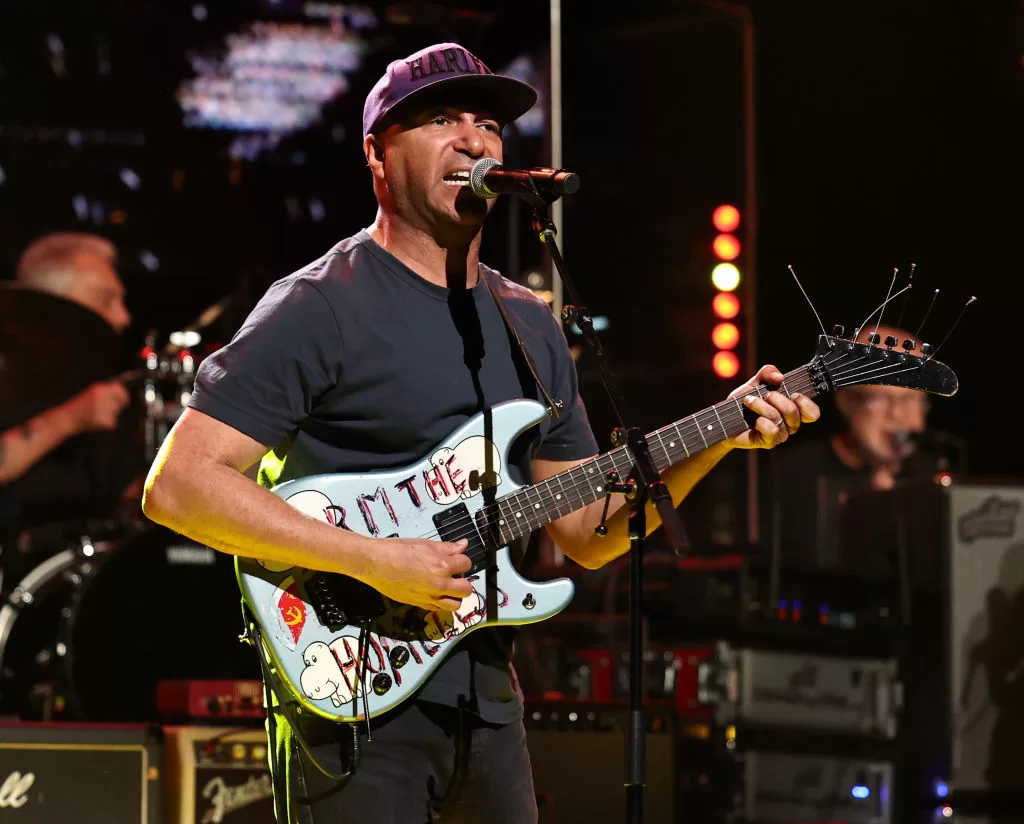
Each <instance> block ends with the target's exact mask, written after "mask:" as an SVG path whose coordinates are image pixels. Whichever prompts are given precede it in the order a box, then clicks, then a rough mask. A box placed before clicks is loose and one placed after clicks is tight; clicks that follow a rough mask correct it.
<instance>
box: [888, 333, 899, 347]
mask: <svg viewBox="0 0 1024 824" xmlns="http://www.w3.org/2000/svg"><path fill="white" fill-rule="evenodd" d="M897 343H899V340H897V339H896V338H895V337H894V336H893V335H888V336H887V337H886V339H885V345H886V347H888V348H889V349H892V348H893V347H894V346H895V345H896V344H897Z"/></svg>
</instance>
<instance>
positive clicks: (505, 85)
mask: <svg viewBox="0 0 1024 824" xmlns="http://www.w3.org/2000/svg"><path fill="white" fill-rule="evenodd" d="M442 88H443V89H444V90H445V91H449V90H451V91H453V92H459V91H462V90H465V91H467V92H470V93H472V94H474V95H477V96H479V97H480V99H481V100H483V101H485V102H486V103H487V105H488V106H489V107H490V108H491V110H492V113H493V114H494V116H495V117H497V118H498V119H499V120H501V121H502V122H503V123H508V122H511V121H513V120H515V119H516V118H517V117H519V116H520V115H523V114H525V113H526V112H528V111H529V110H530V109H531V108H532V107H533V104H534V103H536V102H537V91H536V89H534V88H533V86H530V85H529V84H527V83H523V82H522V81H521V80H516V79H515V78H514V77H506V76H505V75H501V74H495V73H494V72H492V71H491V70H490V69H489V68H487V66H485V65H484V64H483V63H482V62H481V61H480V60H477V59H476V58H475V57H474V56H473V55H472V54H470V53H469V52H468V51H467V50H466V49H464V48H463V47H462V46H460V45H458V44H457V43H438V44H437V45H434V46H428V47H427V48H425V49H421V50H420V51H418V52H416V53H415V54H410V55H409V56H408V57H406V58H405V59H404V60H395V61H394V62H393V63H391V64H389V65H388V68H387V71H386V72H384V76H383V77H382V78H381V79H380V80H378V81H377V83H376V85H375V86H374V87H373V89H372V90H371V91H370V93H369V94H368V95H367V96H366V103H365V104H364V105H363V137H366V135H368V134H370V133H371V132H373V131H374V130H375V129H376V128H378V127H379V126H380V125H381V123H382V122H383V121H384V120H385V118H386V117H387V116H388V115H389V114H390V113H391V112H392V110H393V109H394V108H395V107H396V106H397V105H398V104H399V103H403V104H404V103H405V102H406V101H408V100H410V99H412V98H414V97H422V96H424V92H426V91H428V90H433V91H436V90H438V89H442Z"/></svg>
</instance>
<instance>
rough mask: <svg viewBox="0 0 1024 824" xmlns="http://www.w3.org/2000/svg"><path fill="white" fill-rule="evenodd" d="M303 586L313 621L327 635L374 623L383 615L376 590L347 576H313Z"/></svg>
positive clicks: (383, 610) (333, 574) (321, 573)
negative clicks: (313, 617)
mask: <svg viewBox="0 0 1024 824" xmlns="http://www.w3.org/2000/svg"><path fill="white" fill-rule="evenodd" d="M305 586H306V594H307V595H308V596H309V603H310V605H311V606H312V607H313V612H314V613H315V614H316V617H317V620H318V621H319V622H320V623H321V624H323V625H324V626H325V627H327V629H329V630H330V631H331V632H336V631H337V630H340V629H343V628H344V627H345V626H347V625H351V624H362V623H368V622H371V621H375V620H376V619H377V618H380V617H381V616H382V615H383V614H384V613H385V612H386V611H387V607H386V606H385V604H384V599H383V598H382V597H381V594H380V593H379V592H377V590H375V589H374V588H373V587H370V586H367V585H366V584H364V583H363V582H362V581H357V580H356V579H355V578H350V577H349V576H347V575H338V574H337V573H333V572H315V573H313V575H312V577H310V578H309V579H307V580H306V582H305Z"/></svg>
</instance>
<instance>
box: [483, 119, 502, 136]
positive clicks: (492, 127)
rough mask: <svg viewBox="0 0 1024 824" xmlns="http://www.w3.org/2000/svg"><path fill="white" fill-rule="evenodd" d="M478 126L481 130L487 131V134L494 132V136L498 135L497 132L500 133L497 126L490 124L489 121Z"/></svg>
mask: <svg viewBox="0 0 1024 824" xmlns="http://www.w3.org/2000/svg"><path fill="white" fill-rule="evenodd" d="M480 126H481V127H482V128H484V129H487V131H489V132H494V133H495V134H498V132H500V131H501V129H499V128H498V124H497V123H492V122H490V121H487V122H485V123H481V124H480Z"/></svg>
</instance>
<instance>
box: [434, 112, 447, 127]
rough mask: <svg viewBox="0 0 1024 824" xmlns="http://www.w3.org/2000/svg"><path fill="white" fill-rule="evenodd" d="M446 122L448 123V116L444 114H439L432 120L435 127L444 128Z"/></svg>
mask: <svg viewBox="0 0 1024 824" xmlns="http://www.w3.org/2000/svg"><path fill="white" fill-rule="evenodd" d="M447 122H448V115H445V114H439V115H438V116H437V117H435V118H434V125H435V126H444V125H445V124H446V123H447Z"/></svg>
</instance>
